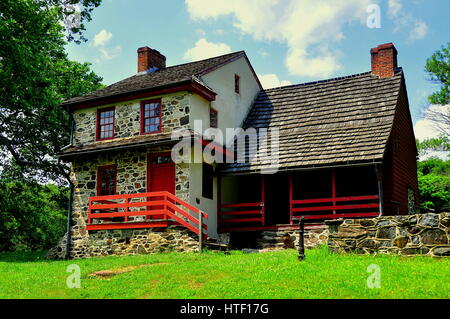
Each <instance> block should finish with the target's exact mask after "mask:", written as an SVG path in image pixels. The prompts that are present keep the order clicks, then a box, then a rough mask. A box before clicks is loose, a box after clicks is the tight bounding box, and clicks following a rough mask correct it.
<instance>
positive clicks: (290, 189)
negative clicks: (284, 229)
mask: <svg viewBox="0 0 450 319" xmlns="http://www.w3.org/2000/svg"><path fill="white" fill-rule="evenodd" d="M292 214H293V212H292V174H291V175H289V223H290V224H291V225H292V224H293V223H294V221H293V220H292Z"/></svg>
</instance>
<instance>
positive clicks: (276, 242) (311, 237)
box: [257, 226, 328, 249]
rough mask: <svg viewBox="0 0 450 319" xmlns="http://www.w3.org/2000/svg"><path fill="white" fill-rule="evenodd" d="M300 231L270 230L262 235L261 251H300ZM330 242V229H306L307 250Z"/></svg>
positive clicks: (325, 227) (260, 239)
mask: <svg viewBox="0 0 450 319" xmlns="http://www.w3.org/2000/svg"><path fill="white" fill-rule="evenodd" d="M298 238H299V231H298V230H277V231H275V230H268V231H263V232H262V233H261V237H260V238H259V239H258V241H257V245H258V248H259V249H288V248H295V249H298ZM327 240H328V227H327V226H322V227H314V228H309V229H305V234H304V243H305V248H307V249H311V248H315V247H317V246H320V245H323V244H326V243H327Z"/></svg>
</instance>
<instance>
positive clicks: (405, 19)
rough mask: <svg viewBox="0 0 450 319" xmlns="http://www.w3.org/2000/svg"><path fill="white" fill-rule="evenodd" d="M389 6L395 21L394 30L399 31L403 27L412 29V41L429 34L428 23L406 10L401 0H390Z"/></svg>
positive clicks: (390, 15) (389, 13)
mask: <svg viewBox="0 0 450 319" xmlns="http://www.w3.org/2000/svg"><path fill="white" fill-rule="evenodd" d="M388 8H389V11H388V16H389V18H391V19H392V20H393V23H394V32H398V31H400V30H402V29H404V30H410V31H409V40H410V41H416V40H420V39H423V38H424V37H425V36H426V35H427V33H428V26H427V24H426V23H425V22H424V21H422V20H419V19H415V18H414V17H413V16H412V15H411V14H409V13H407V12H405V10H404V9H403V5H402V3H401V1H400V0H389V2H388Z"/></svg>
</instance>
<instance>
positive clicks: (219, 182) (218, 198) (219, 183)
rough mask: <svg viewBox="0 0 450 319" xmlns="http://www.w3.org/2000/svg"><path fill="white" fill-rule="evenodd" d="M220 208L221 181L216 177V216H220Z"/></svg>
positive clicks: (218, 176)
mask: <svg viewBox="0 0 450 319" xmlns="http://www.w3.org/2000/svg"><path fill="white" fill-rule="evenodd" d="M221 206H222V179H221V177H220V175H217V216H219V215H220V211H221Z"/></svg>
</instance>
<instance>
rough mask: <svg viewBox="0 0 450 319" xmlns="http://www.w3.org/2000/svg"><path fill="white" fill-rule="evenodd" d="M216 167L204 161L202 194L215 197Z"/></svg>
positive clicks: (211, 197) (206, 196) (210, 197)
mask: <svg viewBox="0 0 450 319" xmlns="http://www.w3.org/2000/svg"><path fill="white" fill-rule="evenodd" d="M213 181H214V169H213V167H212V165H209V164H206V163H203V167H202V196H203V197H205V198H209V199H213Z"/></svg>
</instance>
